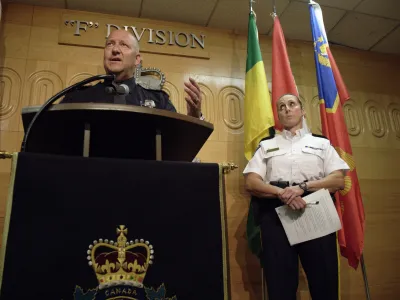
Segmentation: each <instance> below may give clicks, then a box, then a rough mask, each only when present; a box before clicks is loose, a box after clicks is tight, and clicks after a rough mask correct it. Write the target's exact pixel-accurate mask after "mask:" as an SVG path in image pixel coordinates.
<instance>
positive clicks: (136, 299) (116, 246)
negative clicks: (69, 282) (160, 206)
mask: <svg viewBox="0 0 400 300" xmlns="http://www.w3.org/2000/svg"><path fill="white" fill-rule="evenodd" d="M127 235H128V229H127V228H126V227H125V226H124V225H120V226H119V227H118V228H117V240H116V241H113V240H108V239H98V240H95V241H93V243H92V244H90V245H89V248H88V250H87V260H88V264H89V266H90V267H91V268H92V269H93V271H94V274H95V275H96V278H97V281H98V286H97V287H96V288H94V289H89V290H88V291H83V289H82V288H81V287H79V286H77V287H76V288H75V292H74V300H117V299H118V300H142V299H143V300H156V299H157V300H177V298H176V297H175V296H174V297H172V298H167V297H166V293H167V291H166V288H165V285H164V284H162V285H161V286H159V287H158V288H153V287H147V286H145V285H144V279H145V277H146V274H147V271H148V270H149V268H150V266H151V265H152V264H153V262H154V248H153V246H152V245H151V244H150V242H149V241H145V240H143V239H136V240H131V241H128V238H127Z"/></svg>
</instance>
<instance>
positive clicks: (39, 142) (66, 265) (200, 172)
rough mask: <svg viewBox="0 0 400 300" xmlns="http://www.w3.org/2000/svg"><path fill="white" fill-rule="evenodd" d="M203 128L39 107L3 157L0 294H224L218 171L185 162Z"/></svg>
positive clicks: (105, 108) (142, 111) (2, 297)
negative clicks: (21, 143) (18, 143)
mask: <svg viewBox="0 0 400 300" xmlns="http://www.w3.org/2000/svg"><path fill="white" fill-rule="evenodd" d="M39 109H40V108H39V107H27V108H24V109H23V110H22V119H23V123H24V128H25V131H26V130H27V128H28V126H29V124H30V121H31V120H32V119H33V118H34V117H35V114H36V112H37V111H38V110H39ZM212 131H213V125H212V124H210V123H207V122H204V121H201V120H198V119H196V118H192V117H188V116H185V115H181V114H178V113H172V112H168V111H161V110H157V109H151V108H145V107H136V106H126V105H114V104H91V103H87V104H58V105H53V106H52V107H50V109H49V110H47V111H44V112H43V114H41V115H40V117H39V118H37V119H36V122H35V123H34V125H33V127H31V131H30V134H29V135H28V139H27V140H26V143H25V148H24V149H25V151H24V152H20V153H14V154H13V163H12V166H13V167H12V172H11V184H10V188H9V198H8V201H7V208H6V217H5V221H4V224H5V225H4V230H3V243H2V247H1V251H0V300H8V299H42V300H54V299H71V300H112V299H121V300H122V299H123V300H156V299H191V300H202V299H212V300H214V299H215V300H228V299H229V297H230V296H229V288H228V286H229V275H228V254H227V253H228V251H227V235H226V229H227V227H226V219H225V213H226V210H225V198H224V192H223V189H224V188H223V187H224V182H223V173H222V168H221V166H220V165H219V164H216V163H193V162H192V161H193V159H194V158H195V156H196V155H197V153H198V152H199V150H200V149H201V147H202V146H203V144H204V143H205V142H206V140H207V138H208V137H209V136H210V135H211V133H212ZM23 278H25V279H23Z"/></svg>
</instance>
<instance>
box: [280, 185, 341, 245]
mask: <svg viewBox="0 0 400 300" xmlns="http://www.w3.org/2000/svg"><path fill="white" fill-rule="evenodd" d="M303 199H304V201H305V202H306V203H308V204H307V206H306V207H305V208H304V209H303V210H293V209H291V208H290V207H289V206H287V205H284V206H280V207H277V208H276V209H275V210H276V212H277V213H278V217H279V219H280V220H281V222H282V225H283V228H284V230H285V232H286V235H287V237H288V240H289V243H290V245H295V244H298V243H302V242H305V241H309V240H312V239H316V238H319V237H322V236H325V235H328V234H330V233H332V232H336V231H338V230H340V229H341V228H342V225H341V223H340V219H339V216H338V214H337V211H336V208H335V205H334V203H333V201H332V198H331V196H330V194H329V191H328V190H326V189H321V190H319V191H317V192H314V193H312V194H310V195H308V196H306V197H304V198H303ZM313 203H314V204H313ZM316 203H318V204H316Z"/></svg>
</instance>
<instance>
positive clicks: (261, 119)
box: [244, 10, 275, 256]
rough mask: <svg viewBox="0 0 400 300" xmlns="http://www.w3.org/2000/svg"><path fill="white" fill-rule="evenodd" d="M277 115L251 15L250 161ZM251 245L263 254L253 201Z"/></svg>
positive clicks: (248, 74)
mask: <svg viewBox="0 0 400 300" xmlns="http://www.w3.org/2000/svg"><path fill="white" fill-rule="evenodd" d="M274 125H275V123H274V115H273V111H272V106H271V98H270V96H269V90H268V83H267V77H266V76H265V69H264V63H263V61H262V57H261V51H260V45H259V43H258V30H257V25H256V20H255V14H254V12H253V11H252V10H251V11H250V16H249V32H248V40H247V61H246V83H245V97H244V155H245V157H246V158H247V160H250V159H251V157H252V156H253V154H254V152H255V151H256V149H257V147H258V144H259V143H260V140H261V139H263V138H265V137H268V136H269V135H270V131H271V130H270V129H273V126H274ZM246 235H247V242H248V246H249V248H250V250H251V252H252V253H253V254H255V255H257V256H259V255H260V253H261V239H260V228H259V226H258V225H257V224H256V221H255V219H254V212H253V204H252V201H250V207H249V213H248V218H247V228H246Z"/></svg>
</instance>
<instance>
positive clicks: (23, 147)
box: [21, 75, 129, 152]
mask: <svg viewBox="0 0 400 300" xmlns="http://www.w3.org/2000/svg"><path fill="white" fill-rule="evenodd" d="M101 79H104V80H113V81H114V80H115V75H96V76H92V77H89V78H86V79H84V80H82V81H80V82H78V83H75V84H74V85H71V86H69V87H67V88H65V89H63V90H62V91H61V92H59V93H57V94H56V95H54V96H53V97H51V98H50V99H49V100H47V102H46V103H44V104H43V105H42V106H41V107H40V109H39V110H38V112H37V113H36V114H35V116H34V117H33V119H32V121H31V122H30V123H29V126H28V129H27V130H26V132H25V136H24V139H23V140H22V145H21V152H25V151H26V150H27V143H28V138H29V134H30V132H31V131H32V127H33V125H34V124H35V122H36V120H37V119H38V118H39V116H40V115H41V114H42V113H43V112H44V111H46V110H47V109H48V108H49V107H50V105H51V104H53V102H55V101H56V100H57V99H59V98H60V97H62V96H65V95H66V94H67V93H69V92H70V91H72V90H75V89H78V88H79V87H81V86H84V85H85V84H87V83H90V82H92V81H96V80H101ZM128 89H129V88H128Z"/></svg>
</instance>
